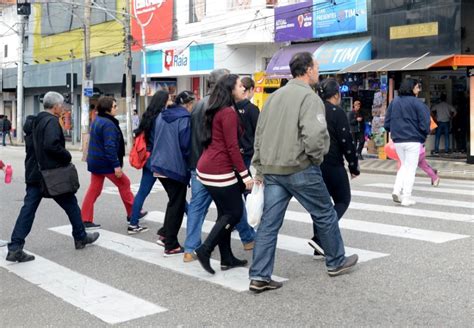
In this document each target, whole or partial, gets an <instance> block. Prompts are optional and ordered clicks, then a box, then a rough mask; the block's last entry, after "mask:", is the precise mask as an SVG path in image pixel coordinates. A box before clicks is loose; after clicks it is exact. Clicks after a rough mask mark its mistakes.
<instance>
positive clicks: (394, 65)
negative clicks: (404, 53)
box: [338, 55, 474, 74]
mask: <svg viewBox="0 0 474 328" xmlns="http://www.w3.org/2000/svg"><path fill="white" fill-rule="evenodd" d="M451 66H474V56H473V55H441V56H427V55H423V56H420V57H404V58H391V59H373V60H367V61H363V62H360V63H357V64H355V65H352V66H349V67H347V68H345V69H342V70H340V71H339V72H338V74H345V73H366V72H387V71H392V72H394V71H421V70H425V69H428V68H431V67H451Z"/></svg>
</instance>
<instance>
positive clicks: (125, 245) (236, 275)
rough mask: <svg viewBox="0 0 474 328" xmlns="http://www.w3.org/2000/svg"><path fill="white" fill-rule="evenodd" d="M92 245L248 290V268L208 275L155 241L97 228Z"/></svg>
mask: <svg viewBox="0 0 474 328" xmlns="http://www.w3.org/2000/svg"><path fill="white" fill-rule="evenodd" d="M50 230H51V231H54V232H57V233H60V234H63V235H67V236H69V235H70V234H71V227H70V226H60V227H55V228H50ZM94 245H97V246H100V247H103V248H105V249H108V250H111V251H114V252H117V253H119V254H122V255H125V256H128V257H131V258H134V259H136V260H140V261H143V262H147V263H150V264H154V265H158V266H160V267H162V268H165V269H168V270H172V271H175V272H178V273H181V274H184V275H187V276H191V277H194V278H198V279H200V280H204V281H207V282H210V283H213V284H217V285H220V286H222V287H226V288H229V289H232V290H234V291H237V292H243V291H247V290H248V288H249V278H248V268H235V269H232V270H228V271H220V270H216V274H215V275H211V274H209V273H207V272H206V271H204V270H203V268H202V267H201V266H200V264H199V263H198V262H197V261H195V262H192V263H184V262H183V257H182V256H173V257H164V256H163V247H160V246H158V245H157V244H155V243H151V242H148V241H144V240H141V239H138V238H133V237H128V236H125V235H122V234H118V233H115V232H111V231H107V230H104V229H101V230H100V238H99V239H98V240H97V242H96V243H95V244H94ZM211 265H212V266H213V267H214V268H218V267H220V262H219V261H216V260H211ZM272 279H274V280H277V281H285V280H287V279H285V278H281V277H278V276H272Z"/></svg>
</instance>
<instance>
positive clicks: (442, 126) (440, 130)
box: [431, 93, 456, 154]
mask: <svg viewBox="0 0 474 328" xmlns="http://www.w3.org/2000/svg"><path fill="white" fill-rule="evenodd" d="M439 98H440V100H441V102H440V103H439V104H437V105H435V106H433V108H432V109H431V111H432V112H434V113H435V114H436V122H437V124H438V127H437V128H436V137H435V151H434V153H435V154H439V142H440V141H441V135H442V134H444V149H445V153H446V154H447V153H448V152H449V128H450V125H451V119H452V118H453V117H455V116H456V109H455V108H454V107H453V106H451V105H450V104H448V103H447V102H446V99H447V97H446V95H445V94H444V93H443V94H442V95H441V96H440V97H439Z"/></svg>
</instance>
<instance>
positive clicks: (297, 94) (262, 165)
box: [249, 52, 358, 293]
mask: <svg viewBox="0 0 474 328" xmlns="http://www.w3.org/2000/svg"><path fill="white" fill-rule="evenodd" d="M290 70H291V74H292V75H293V77H294V79H293V80H291V81H289V82H288V84H287V85H286V86H284V87H283V88H280V89H279V90H277V91H276V92H274V93H273V94H272V95H271V96H270V97H269V98H268V100H267V102H266V104H265V106H264V108H263V110H262V112H261V114H260V117H259V120H258V124H257V133H256V135H255V154H254V157H253V159H252V164H253V166H254V167H255V168H256V170H257V174H256V176H255V180H256V181H259V182H260V183H264V184H265V198H264V199H265V205H264V210H263V215H262V219H261V222H260V226H259V228H258V231H257V236H256V238H255V248H254V252H253V263H252V266H251V268H250V280H251V282H250V287H249V289H250V290H251V291H253V292H256V293H260V292H263V291H266V290H272V289H277V288H280V287H281V286H282V283H280V282H276V281H274V280H272V279H271V277H272V273H273V265H274V260H275V249H276V243H277V237H278V231H279V230H280V227H281V225H282V224H283V218H284V216H285V211H286V209H287V207H288V203H289V202H290V200H291V198H292V197H295V198H296V200H297V201H298V202H299V203H300V204H301V205H303V207H304V208H305V209H306V210H307V211H308V212H309V213H310V214H311V218H312V219H313V222H314V224H315V226H316V228H317V230H318V233H319V234H320V240H321V246H322V248H323V249H324V251H325V256H326V266H327V272H328V274H329V275H330V276H337V275H340V274H342V273H343V272H345V271H346V270H348V269H350V268H351V267H353V266H354V265H355V264H356V263H357V260H358V256H357V255H355V254H354V255H351V256H349V257H345V255H344V243H343V241H342V237H341V233H340V231H339V226H338V223H337V215H336V211H335V210H334V208H333V205H332V203H331V198H330V196H329V193H328V191H327V189H326V185H325V184H324V181H323V178H322V175H321V169H320V167H319V165H320V164H321V162H322V160H323V157H324V155H325V154H326V153H327V152H328V150H329V134H328V131H327V127H326V118H325V117H326V115H325V108H324V104H323V102H322V100H321V99H320V98H319V97H318V96H317V95H316V93H315V92H314V91H313V90H312V89H311V87H310V85H312V84H315V83H316V82H317V81H318V63H317V62H316V61H315V60H314V59H313V56H312V54H311V53H309V52H301V53H297V54H295V55H294V56H293V57H292V59H291V61H290ZM275 131H278V133H275Z"/></svg>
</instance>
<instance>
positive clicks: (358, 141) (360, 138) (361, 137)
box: [352, 131, 365, 155]
mask: <svg viewBox="0 0 474 328" xmlns="http://www.w3.org/2000/svg"><path fill="white" fill-rule="evenodd" d="M352 139H353V140H354V146H355V148H356V153H357V155H360V154H362V149H364V145H365V134H364V131H362V132H353V133H352Z"/></svg>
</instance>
